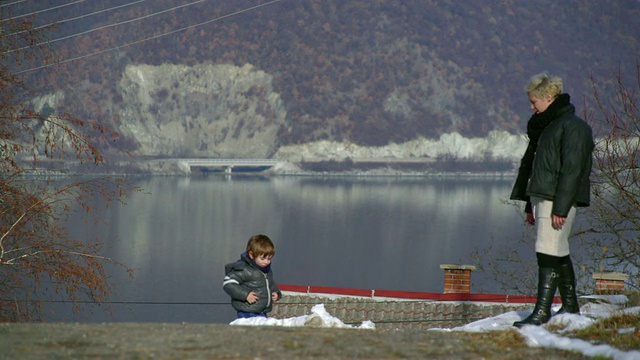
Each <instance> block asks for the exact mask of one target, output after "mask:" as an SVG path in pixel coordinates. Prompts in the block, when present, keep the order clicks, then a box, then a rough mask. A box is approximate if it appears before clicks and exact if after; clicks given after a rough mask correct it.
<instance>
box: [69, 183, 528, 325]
mask: <svg viewBox="0 0 640 360" xmlns="http://www.w3.org/2000/svg"><path fill="white" fill-rule="evenodd" d="M132 181H134V182H135V183H136V184H137V185H138V186H140V187H141V188H143V189H144V193H136V194H134V195H133V197H132V198H130V199H128V200H127V206H112V207H109V208H107V209H104V210H100V211H101V216H102V217H103V218H104V219H106V220H108V222H109V224H108V226H105V227H96V226H95V225H93V224H86V223H84V222H81V221H74V223H73V224H72V225H71V227H72V228H73V229H74V230H73V231H74V232H75V234H77V235H79V236H86V237H91V236H94V235H101V236H102V237H103V238H105V239H107V240H108V243H109V246H110V249H109V253H108V255H109V256H111V257H113V258H115V259H117V260H118V261H120V262H123V263H125V264H127V265H128V266H130V267H131V268H133V269H134V270H135V276H134V278H129V277H128V275H127V274H126V272H125V271H123V270H121V269H117V268H116V269H109V272H110V276H111V281H112V282H113V283H114V284H115V285H116V291H115V292H114V293H113V296H112V298H111V302H112V308H111V312H110V313H109V312H107V311H104V310H101V309H94V310H93V312H92V313H87V314H85V315H86V317H87V318H86V320H85V321H91V322H97V321H137V322H142V321H147V322H229V321H232V320H233V319H234V318H235V313H234V311H233V310H232V309H231V306H230V305H229V299H228V297H227V296H226V294H225V293H224V292H223V290H222V287H221V285H222V278H223V276H224V270H223V269H224V265H225V264H226V263H229V262H232V261H235V260H236V259H238V258H239V255H240V253H241V252H242V251H243V250H244V247H245V245H246V242H247V240H248V238H249V237H250V236H251V235H253V234H257V233H264V234H267V235H268V236H269V237H271V239H272V240H273V241H274V243H275V245H276V256H275V257H274V261H273V265H272V268H273V271H274V275H275V279H276V281H277V282H278V283H283V284H293V285H316V286H333V287H347V288H360V289H385V290H406V291H427V292H441V291H442V288H443V272H442V270H441V269H440V264H445V263H465V264H468V263H469V262H468V261H469V260H468V254H469V253H470V252H471V251H472V250H473V248H474V247H476V246H479V247H482V246H484V245H486V244H489V242H491V241H492V240H494V241H495V240H496V239H502V238H504V239H508V238H509V237H511V236H513V237H515V236H519V234H520V233H521V231H522V219H521V217H520V216H519V214H518V213H517V211H516V210H515V209H514V207H512V206H508V205H505V204H503V203H502V200H504V199H506V198H507V197H508V195H509V193H510V190H511V185H512V179H504V180H503V179H457V178H456V179H427V178H410V179H409V178H386V177H375V178H374V177H370V178H346V177H345V178H343V177H339V178H336V177H331V178H320V177H275V178H264V177H259V176H233V177H225V176H224V175H210V176H193V177H159V176H158V177H148V178H138V179H133V180H132ZM472 279H473V283H474V286H475V285H476V284H479V283H480V284H479V285H482V288H483V289H485V291H486V290H489V291H499V289H495V288H492V284H491V281H490V280H488V279H486V278H485V277H484V276H483V274H477V273H474V274H473V275H472ZM473 290H474V288H473V287H472V291H473ZM121 302H127V304H122V303H121ZM62 313H64V312H62ZM60 316H62V315H60Z"/></svg>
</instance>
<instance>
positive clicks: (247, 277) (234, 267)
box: [222, 254, 282, 314]
mask: <svg viewBox="0 0 640 360" xmlns="http://www.w3.org/2000/svg"><path fill="white" fill-rule="evenodd" d="M224 268H225V277H224V283H223V286H222V288H223V289H224V291H225V292H226V293H227V294H229V296H231V305H232V306H233V308H234V309H236V310H237V311H244V312H249V313H256V314H266V313H268V312H269V311H271V309H272V308H273V301H272V300H271V293H273V292H276V293H278V299H280V298H282V292H280V289H279V288H278V286H277V285H276V283H275V282H274V281H273V272H272V271H271V269H268V271H267V272H263V271H262V270H260V269H259V268H258V266H257V265H256V264H255V262H253V261H252V260H251V259H249V258H248V257H247V255H246V254H242V255H241V256H240V260H238V261H236V262H234V263H231V264H227V265H225V267H224ZM251 291H253V292H255V293H256V294H258V301H257V302H255V303H254V304H249V303H248V302H247V295H248V294H249V292H251Z"/></svg>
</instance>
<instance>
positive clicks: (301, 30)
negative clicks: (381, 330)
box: [18, 0, 640, 147]
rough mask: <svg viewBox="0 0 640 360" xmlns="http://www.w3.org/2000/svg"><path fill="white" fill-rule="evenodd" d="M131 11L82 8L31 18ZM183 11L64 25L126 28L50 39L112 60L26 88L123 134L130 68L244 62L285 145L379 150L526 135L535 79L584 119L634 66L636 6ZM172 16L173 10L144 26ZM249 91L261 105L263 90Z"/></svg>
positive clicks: (281, 5)
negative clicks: (495, 133)
mask: <svg viewBox="0 0 640 360" xmlns="http://www.w3.org/2000/svg"><path fill="white" fill-rule="evenodd" d="M132 2H133V1H131V0H129V1H122V0H121V1H112V2H109V1H95V2H94V1H91V2H83V4H82V7H79V6H78V7H71V6H69V7H67V8H64V9H60V10H58V11H56V10H51V11H48V12H46V13H43V14H42V15H37V16H36V18H35V20H34V21H36V22H37V21H41V22H46V21H49V20H51V19H56V18H58V19H69V18H70V17H72V16H74V15H75V16H78V15H79V14H80V13H91V12H96V11H99V10H100V9H104V8H110V7H114V6H115V5H116V4H126V3H132ZM43 3H44V2H43ZM188 3H193V1H187V0H180V1H176V0H154V1H146V2H142V3H140V4H135V5H131V6H123V7H122V8H121V9H114V10H110V11H104V12H100V13H98V14H97V15H95V16H93V17H91V18H90V19H91V21H85V20H80V21H74V22H73V23H71V22H69V24H65V23H64V22H61V23H60V24H59V25H58V30H56V31H57V32H53V33H51V34H50V37H51V38H60V37H63V36H68V35H72V34H78V33H80V32H82V31H86V30H87V29H91V28H97V27H100V26H105V25H108V24H114V23H117V22H122V24H121V25H118V26H111V27H105V28H104V29H102V30H99V31H94V32H91V33H87V34H86V35H81V36H72V37H70V38H69V39H67V40H64V41H59V42H56V43H55V44H54V46H55V48H56V49H58V50H59V54H60V56H61V59H63V60H64V59H66V58H73V57H78V56H81V55H84V54H91V53H96V52H99V51H103V50H108V51H106V52H104V53H102V54H100V55H94V56H89V57H86V58H82V59H79V60H76V61H71V62H66V63H63V64H62V65H61V67H62V68H61V69H60V68H59V69H56V71H55V72H50V74H48V75H47V76H44V75H43V74H44V72H43V71H30V72H28V73H27V76H29V77H30V83H31V84H34V85H35V87H36V88H38V89H40V90H42V91H43V93H45V92H53V91H56V90H63V91H64V92H65V94H66V95H65V97H64V99H65V100H64V103H63V107H64V110H66V111H69V112H71V113H74V114H77V115H79V116H83V117H87V118H98V119H100V120H101V121H104V122H107V123H111V124H113V125H115V126H116V127H119V126H122V124H123V123H126V122H128V121H133V120H131V119H127V118H126V117H124V116H123V115H122V114H118V110H117V108H118V104H121V103H122V102H123V101H124V102H126V101H127V99H123V98H122V96H123V95H122V92H121V90H120V89H119V88H118V87H119V86H120V85H119V82H120V81H121V79H122V77H123V74H124V73H125V67H126V66H127V65H131V64H148V65H162V64H173V65H188V66H195V65H198V64H232V65H236V66H238V67H242V66H243V65H245V64H250V65H252V66H253V68H254V69H257V70H260V71H264V72H265V73H266V74H268V75H269V76H272V77H273V80H272V87H273V88H272V89H271V90H272V91H273V92H274V93H277V94H279V96H280V99H281V102H282V106H283V107H284V109H285V110H286V116H285V117H284V120H283V123H282V124H280V126H279V128H278V131H277V133H278V135H277V139H278V140H277V141H278V144H279V145H285V144H300V143H306V142H311V141H315V140H322V139H325V140H335V141H345V142H351V143H354V144H359V145H385V144H388V143H390V142H395V143H399V142H404V141H408V140H412V139H415V138H416V137H419V136H422V137H426V138H436V137H438V136H440V135H441V134H443V133H451V132H458V133H460V134H462V135H463V136H485V135H486V134H487V133H488V132H489V131H491V130H496V129H498V130H507V131H510V132H513V133H515V132H520V131H522V129H523V128H524V125H525V123H526V120H527V119H528V117H529V116H530V110H529V103H528V101H527V98H526V95H525V94H524V92H523V88H524V86H525V85H526V83H527V81H528V80H529V78H530V77H531V75H533V74H536V73H539V72H541V71H548V72H550V73H552V74H556V75H559V76H562V77H563V78H564V79H565V90H566V91H567V92H569V93H570V94H571V95H572V98H573V101H574V103H576V105H577V107H578V109H579V111H580V110H581V109H582V108H583V106H582V105H583V96H590V95H591V94H593V90H592V88H591V83H590V76H591V75H592V74H593V76H594V79H595V81H596V82H597V83H598V84H600V85H602V86H605V85H610V82H611V79H612V73H615V72H618V70H620V69H622V70H623V71H624V72H625V73H627V74H628V76H629V77H630V78H631V79H633V77H634V76H635V75H636V64H637V62H638V60H639V59H640V2H639V1H637V0H598V1H595V0H593V1H583V0H563V1H557V0H540V1H517V0H491V1H489V0H487V1H471V0H469V1H458V0H443V1H435V0H431V1H429V0H396V1H392V0H348V1H346V0H281V1H275V2H273V1H272V2H268V1H256V0H253V1H249V0H233V1H228V0H210V1H203V2H199V3H195V4H192V5H188V6H186V4H188ZM266 3H269V4H267V5H264V6H261V7H257V8H254V9H251V8H252V7H255V6H256V5H261V4H266ZM180 5H185V6H183V7H179V6H180ZM43 6H44V5H43ZM165 9H172V10H170V11H165V12H163V13H160V14H157V15H154V16H149V17H147V18H145V16H146V15H150V14H155V13H158V12H160V11H162V10H165ZM18 10H19V9H18ZM243 10H247V11H243ZM74 11H75V12H77V14H76V13H74ZM87 19H89V18H87ZM130 19H137V20H136V21H130V22H127V20H130ZM198 24H200V25H198ZM183 28H186V30H181V31H177V30H178V29H183ZM168 33H169V35H163V36H160V35H161V34H168ZM143 39H148V40H146V41H141V40H143ZM131 43H133V44H132V45H128V46H123V45H125V44H131ZM250 90H251V89H250ZM251 91H253V93H252V95H253V96H254V97H255V98H256V99H258V100H259V99H260V97H261V93H260V91H258V90H256V89H253V90H251ZM156 95H157V101H158V102H167V101H172V99H171V97H170V96H167V93H166V92H163V93H159V94H156ZM262 95H264V94H262ZM207 101H211V100H207ZM235 111H239V110H237V109H236V110H235ZM266 121H269V119H268V118H267V119H266ZM122 144H124V145H123V146H130V147H135V146H136V141H134V140H130V141H128V142H127V141H125V142H123V143H122ZM211 146H213V145H211Z"/></svg>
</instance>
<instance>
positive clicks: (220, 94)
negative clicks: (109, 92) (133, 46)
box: [118, 64, 286, 158]
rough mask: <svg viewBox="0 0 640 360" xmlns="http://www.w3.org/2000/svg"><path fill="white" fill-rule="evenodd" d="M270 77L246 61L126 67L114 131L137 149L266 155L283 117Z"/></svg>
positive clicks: (160, 152) (183, 154) (273, 145)
mask: <svg viewBox="0 0 640 360" xmlns="http://www.w3.org/2000/svg"><path fill="white" fill-rule="evenodd" d="M271 81H272V77H271V76H270V75H269V74H267V73H265V72H264V71H260V70H257V69H255V68H253V67H252V66H251V65H244V66H242V67H238V66H233V65H226V64H198V65H194V66H186V65H159V66H151V65H129V66H127V67H126V69H125V71H124V74H123V75H122V79H121V80H120V83H119V87H118V89H119V91H120V92H121V96H122V98H123V99H124V101H123V103H122V106H121V107H120V108H119V111H120V114H119V115H120V118H121V120H122V123H121V124H122V125H121V127H120V128H119V129H118V130H119V131H120V132H121V134H122V135H123V136H124V137H126V138H128V139H131V140H134V141H135V142H136V145H137V147H136V149H135V150H134V151H133V153H134V154H137V155H145V156H163V157H236V158H243V157H270V156H271V155H272V154H273V153H274V152H275V150H276V148H277V135H278V131H279V129H280V127H281V126H283V124H284V119H285V116H286V110H285V108H284V106H283V104H282V101H281V99H280V95H279V94H277V93H276V92H274V91H273V89H272V86H271Z"/></svg>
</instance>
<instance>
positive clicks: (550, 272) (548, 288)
mask: <svg viewBox="0 0 640 360" xmlns="http://www.w3.org/2000/svg"><path fill="white" fill-rule="evenodd" d="M558 280H559V274H558V272H557V270H556V269H554V268H551V267H541V268H539V269H538V299H537V301H536V307H535V308H534V309H533V312H532V313H531V315H529V316H528V317H527V318H526V319H524V320H522V321H516V322H514V323H513V326H515V327H523V326H524V325H542V324H544V323H546V322H547V321H549V318H551V304H552V303H553V297H554V296H555V294H556V289H557V288H558Z"/></svg>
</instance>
